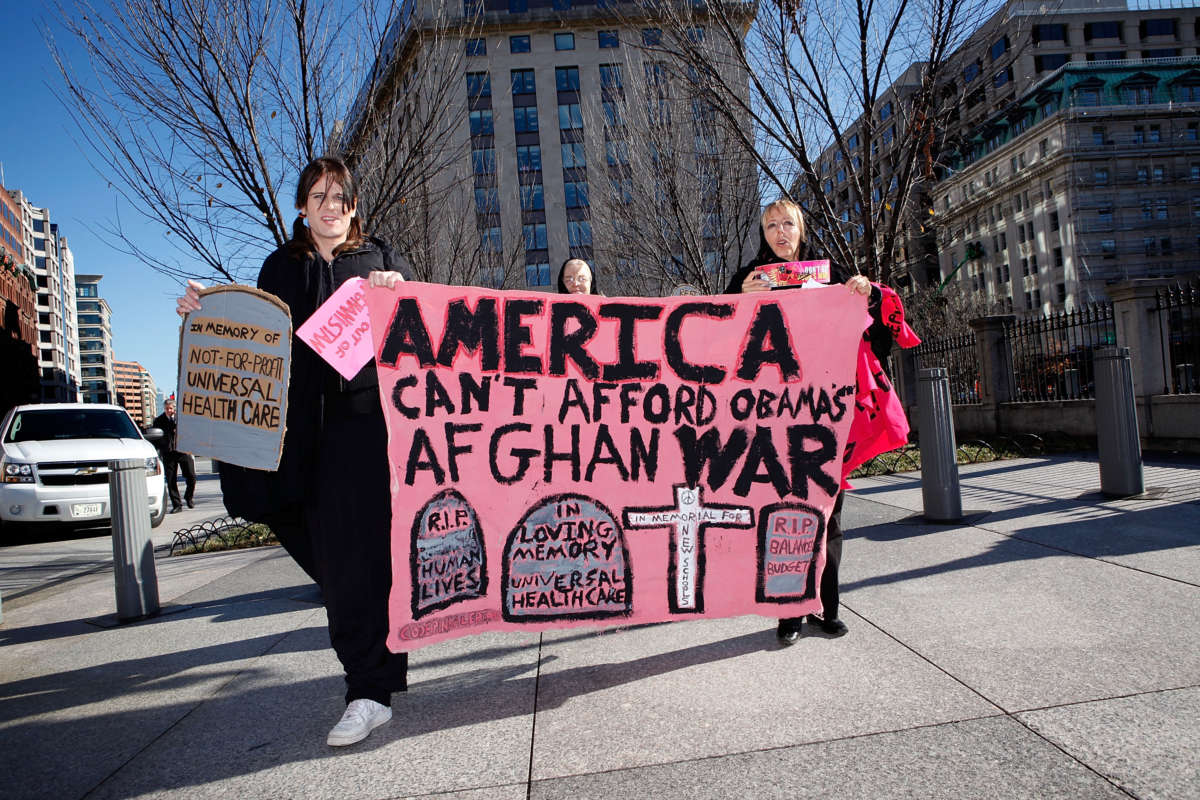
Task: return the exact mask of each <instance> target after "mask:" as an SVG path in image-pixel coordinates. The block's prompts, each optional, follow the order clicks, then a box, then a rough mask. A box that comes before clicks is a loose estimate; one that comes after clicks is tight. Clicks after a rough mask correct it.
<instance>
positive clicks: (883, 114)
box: [879, 100, 892, 122]
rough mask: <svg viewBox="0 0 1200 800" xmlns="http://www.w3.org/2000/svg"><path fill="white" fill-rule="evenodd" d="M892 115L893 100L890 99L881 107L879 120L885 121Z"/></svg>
mask: <svg viewBox="0 0 1200 800" xmlns="http://www.w3.org/2000/svg"><path fill="white" fill-rule="evenodd" d="M891 115H892V101H891V100H889V101H887V102H886V103H884V104H883V105H881V106H880V107H879V121H880V122H883V121H884V120H885V119H887V118H888V117H890V116H891Z"/></svg>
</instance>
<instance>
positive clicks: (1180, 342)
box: [1155, 281, 1200, 394]
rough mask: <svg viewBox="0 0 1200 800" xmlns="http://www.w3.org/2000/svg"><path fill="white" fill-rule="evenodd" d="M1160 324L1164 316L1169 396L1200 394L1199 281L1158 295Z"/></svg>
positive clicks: (1172, 287)
mask: <svg viewBox="0 0 1200 800" xmlns="http://www.w3.org/2000/svg"><path fill="white" fill-rule="evenodd" d="M1155 295H1156V297H1155V299H1156V300H1157V303H1156V304H1155V305H1156V310H1157V311H1158V314H1159V321H1160V323H1161V322H1162V321H1164V320H1163V318H1164V316H1165V322H1166V331H1165V335H1164V337H1163V371H1164V373H1165V374H1166V379H1167V380H1166V383H1167V385H1166V387H1165V388H1164V391H1166V393H1168V394H1196V393H1200V369H1198V368H1200V281H1192V282H1191V283H1188V284H1184V285H1178V286H1168V287H1164V288H1162V289H1159V290H1158V291H1157V292H1156V293H1155Z"/></svg>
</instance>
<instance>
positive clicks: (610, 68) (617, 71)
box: [600, 64, 622, 89]
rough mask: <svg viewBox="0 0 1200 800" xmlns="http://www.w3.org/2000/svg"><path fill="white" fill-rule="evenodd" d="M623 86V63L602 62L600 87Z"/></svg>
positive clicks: (617, 87)
mask: <svg viewBox="0 0 1200 800" xmlns="http://www.w3.org/2000/svg"><path fill="white" fill-rule="evenodd" d="M621 86H622V83H621V65H620V64H601V65H600V87H601V88H603V89H620V88H621Z"/></svg>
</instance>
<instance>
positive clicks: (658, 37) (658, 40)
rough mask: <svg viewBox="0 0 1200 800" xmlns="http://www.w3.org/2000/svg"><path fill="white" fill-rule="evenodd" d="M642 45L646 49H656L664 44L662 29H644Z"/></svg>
mask: <svg viewBox="0 0 1200 800" xmlns="http://www.w3.org/2000/svg"><path fill="white" fill-rule="evenodd" d="M642 44H643V45H645V46H646V47H656V46H658V45H660V44H662V29H661V28H642Z"/></svg>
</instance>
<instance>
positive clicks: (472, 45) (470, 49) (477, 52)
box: [467, 39, 487, 56]
mask: <svg viewBox="0 0 1200 800" xmlns="http://www.w3.org/2000/svg"><path fill="white" fill-rule="evenodd" d="M467 55H468V56H486V55H487V40H486V39H467Z"/></svg>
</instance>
